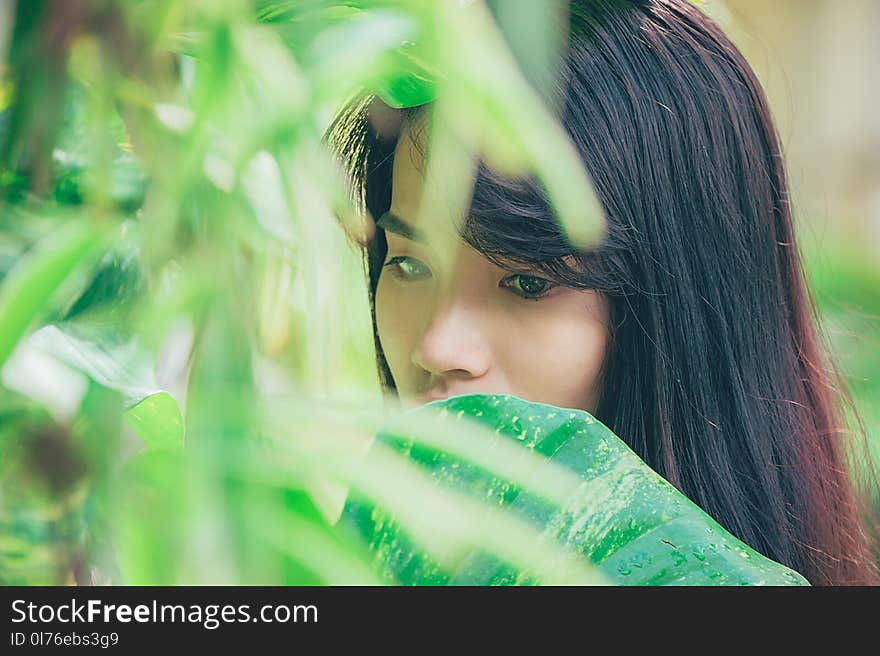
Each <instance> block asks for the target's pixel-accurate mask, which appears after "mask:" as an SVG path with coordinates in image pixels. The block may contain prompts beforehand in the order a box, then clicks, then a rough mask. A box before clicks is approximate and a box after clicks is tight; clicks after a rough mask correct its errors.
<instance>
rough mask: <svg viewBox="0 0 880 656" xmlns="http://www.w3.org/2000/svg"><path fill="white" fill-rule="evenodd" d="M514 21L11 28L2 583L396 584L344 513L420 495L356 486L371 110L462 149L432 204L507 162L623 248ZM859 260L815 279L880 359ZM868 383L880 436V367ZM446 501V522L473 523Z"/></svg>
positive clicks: (358, 13) (157, 14)
mask: <svg viewBox="0 0 880 656" xmlns="http://www.w3.org/2000/svg"><path fill="white" fill-rule="evenodd" d="M513 4H514V3H502V2H496V3H490V5H491V6H492V7H493V8H494V10H495V15H496V19H497V25H499V26H500V27H501V28H502V30H503V32H502V31H499V30H498V29H497V27H496V22H495V21H493V20H492V19H491V17H490V14H489V13H488V11H487V10H486V6H485V5H484V4H483V3H480V2H475V3H459V2H445V1H443V2H433V1H428V0H424V1H423V0H401V1H396V2H391V1H390V0H358V1H350V2H343V3H340V2H332V1H330V0H295V1H282V0H276V1H270V0H259V1H249V0H184V1H178V0H139V1H136V2H126V3H121V2H113V1H110V0H20V1H19V2H16V3H7V4H6V5H3V7H4V10H3V11H5V14H4V13H2V12H0V47H2V44H6V46H7V50H8V52H0V62H3V61H5V64H3V68H2V83H0V373H2V375H0V386H2V387H0V583H3V584H12V583H25V584H43V583H74V582H79V583H89V582H93V583H107V582H110V583H113V582H117V583H140V584H175V583H193V584H199V583H202V584H204V583H216V584H221V583H272V584H287V583H295V584H309V583H356V582H361V583H376V582H379V578H378V577H377V576H376V574H375V572H374V571H372V570H371V569H370V567H369V566H368V564H367V563H368V562H369V558H368V554H367V553H366V551H365V549H364V548H363V547H362V546H360V545H358V544H357V543H356V542H353V541H351V540H349V539H348V538H349V536H348V535H347V534H346V533H344V532H342V531H340V529H339V528H338V527H336V526H334V522H333V520H334V519H335V516H336V515H337V514H338V512H339V510H340V509H341V502H342V499H343V495H344V493H345V491H346V490H347V489H348V488H349V487H351V486H355V487H357V489H358V490H360V491H361V492H362V493H364V494H367V495H372V496H373V497H379V498H388V499H402V500H404V501H405V500H406V499H407V497H408V496H409V495H408V494H407V492H406V489H405V488H404V487H403V486H402V483H401V481H405V480H407V481H408V480H416V481H417V480H419V478H418V476H419V475H418V472H416V473H415V474H414V473H413V471H412V469H411V467H410V466H409V465H408V464H407V463H406V462H405V461H404V459H401V458H398V459H394V458H391V459H389V460H388V461H387V462H385V463H384V469H383V471H382V475H381V476H376V477H373V478H364V476H363V473H362V471H361V468H359V467H358V465H359V463H360V462H361V458H362V456H363V454H364V452H365V451H366V449H367V447H368V446H369V444H370V441H371V440H372V438H373V436H374V435H375V434H376V431H377V430H378V428H379V426H381V425H382V424H383V422H384V421H385V419H386V414H385V408H384V407H383V399H382V397H381V395H380V393H379V391H378V386H377V381H376V374H375V363H374V361H373V357H374V356H373V353H372V346H371V345H372V335H371V333H370V322H369V310H368V306H367V304H366V303H367V301H366V289H365V281H364V279H363V272H362V270H361V269H360V263H359V262H358V259H357V256H356V255H355V254H354V252H353V251H352V250H351V248H350V246H349V243H348V241H347V239H346V235H345V231H348V232H349V233H350V234H351V235H354V236H357V235H359V234H362V231H363V229H364V220H363V219H364V217H363V216H362V208H358V207H355V206H353V204H352V201H351V199H350V196H349V193H348V189H347V188H346V186H345V179H346V177H345V172H341V171H338V170H337V168H336V164H335V162H334V161H333V158H332V157H331V155H330V153H329V152H328V151H327V150H326V148H325V147H324V146H323V145H322V142H321V137H322V134H323V131H324V129H325V127H326V125H327V124H328V122H329V120H330V118H331V116H332V112H333V111H334V109H335V108H336V107H338V106H339V105H340V103H341V102H342V101H344V100H346V99H348V98H351V97H352V96H353V94H356V93H360V92H361V91H363V90H372V91H374V92H376V93H377V94H379V95H381V96H382V97H383V98H385V99H386V100H388V102H389V103H391V104H396V105H406V104H412V103H418V102H421V101H423V100H426V99H428V98H437V99H438V100H437V103H436V104H437V123H438V128H437V131H436V139H437V143H438V144H440V143H443V142H444V141H445V142H451V141H452V140H450V139H449V136H450V135H454V136H455V137H456V140H457V142H458V143H460V144H463V147H462V148H460V149H457V150H456V151H455V152H450V151H449V149H448V148H447V149H446V152H445V153H444V152H443V151H442V149H437V152H440V153H443V154H442V155H441V156H438V158H437V163H436V165H434V164H433V163H432V165H431V167H430V168H429V171H428V175H427V180H426V186H427V188H428V189H429V192H430V190H431V189H434V192H435V193H436V190H437V188H438V185H437V180H438V178H439V177H441V176H444V174H448V172H449V171H454V172H456V175H445V176H444V182H445V185H444V190H445V191H446V192H447V193H448V194H449V197H450V198H449V201H450V203H452V204H453V205H455V203H456V202H458V203H463V202H466V196H467V189H468V176H469V174H470V171H471V170H472V168H473V165H474V158H475V153H476V152H477V151H478V150H480V151H482V152H484V153H485V156H486V158H487V159H488V160H489V161H490V162H491V163H493V164H495V165H497V166H498V167H500V168H502V169H503V170H505V171H509V172H515V171H524V170H529V171H533V172H534V173H535V174H536V175H537V176H538V177H539V178H540V179H541V180H542V181H543V182H544V183H545V185H546V186H547V190H548V193H549V195H550V197H551V199H552V201H553V205H554V208H555V210H556V211H557V213H558V216H559V218H560V221H561V223H562V225H564V226H565V227H566V229H567V230H568V231H569V234H570V236H571V237H572V238H573V239H574V241H576V242H577V241H583V242H584V243H587V242H589V240H590V239H593V238H595V236H596V234H597V231H598V230H599V229H600V226H601V213H600V211H599V209H598V206H597V204H596V202H595V199H594V198H593V196H592V193H591V185H590V183H589V179H588V178H587V176H586V173H585V172H584V171H583V169H582V167H581V166H580V162H579V160H578V159H577V157H576V155H575V153H574V150H573V148H572V147H571V144H570V143H569V142H568V141H567V139H565V138H564V136H563V131H562V130H561V128H560V127H559V126H558V125H557V124H556V123H555V121H553V120H552V119H551V118H550V116H551V115H550V110H549V109H548V108H546V107H545V106H544V105H543V104H542V102H541V101H540V96H539V94H538V93H536V92H535V90H534V89H540V88H541V85H542V84H543V81H544V80H545V76H546V75H547V73H548V71H549V70H550V67H549V62H551V61H552V58H553V56H554V53H555V52H556V50H557V49H558V48H559V39H558V35H557V34H556V32H554V30H553V29H552V28H551V26H552V24H553V17H554V14H553V11H554V8H555V7H557V6H558V5H557V3H523V4H527V5H529V6H528V7H527V8H522V10H521V11H514V10H513V9H512V7H513ZM515 4H516V5H518V6H519V5H520V3H515ZM7 7H8V8H7ZM524 25H525V26H527V27H528V28H529V29H528V30H525V32H524V31H523V26H524ZM523 33H528V34H529V35H532V36H531V37H529V38H513V39H511V38H510V35H511V34H515V35H520V36H522V34H523ZM504 35H507V36H508V40H509V41H510V42H511V43H515V44H517V45H516V46H515V47H514V48H513V49H512V50H508V48H507V47H506V46H505V42H504V39H503V38H502V37H503V36H504ZM530 39H531V40H530ZM3 57H5V60H4V59H2V58H3ZM462 117H467V119H466V120H465V119H463V118H462ZM585 208H586V210H585ZM576 219H577V220H576ZM340 226H341V227H342V228H343V229H344V230H341V229H340ZM825 256H826V257H827V252H826V253H825ZM853 262H854V260H852V259H851V258H849V257H848V255H846V254H844V255H842V256H841V257H840V259H839V261H837V260H835V261H834V264H833V266H832V267H831V269H829V270H827V271H824V272H821V275H818V274H817V288H818V289H819V296H820V300H821V301H822V302H823V307H824V308H825V309H826V313H827V315H828V317H829V319H830V320H831V321H832V322H836V323H837V324H839V325H841V326H843V328H844V329H845V330H849V331H855V332H858V333H859V334H867V333H868V332H869V331H871V330H873V336H874V338H876V336H877V323H876V321H875V320H874V319H875V318H876V315H877V314H880V308H878V306H877V302H876V301H877V299H876V294H873V295H872V293H871V291H872V289H876V281H877V274H876V272H877V270H876V269H870V268H859V267H856V266H855V265H854V264H853ZM859 290H862V291H859ZM847 299H848V300H847ZM841 302H843V304H840V303H841ZM848 302H850V303H852V304H853V305H854V306H857V307H858V308H859V310H858V313H853V312H851V311H850V307H849V306H847V305H846V303H848ZM871 313H873V314H874V315H875V316H874V317H871V316H869V315H870V314H871ZM852 322H856V323H852ZM859 322H863V323H859ZM871 326H873V328H871ZM875 343H876V342H875ZM837 344H838V348H839V349H840V350H841V352H842V353H844V355H845V351H846V349H847V348H849V346H852V348H853V350H852V351H851V352H852V353H864V352H867V351H864V350H863V349H862V347H861V346H853V342H852V341H849V342H847V341H846V340H842V341H839V342H838V343H837ZM847 345H849V346H847ZM871 352H872V353H876V352H877V350H874V351H871ZM844 360H845V365H846V367H847V369H848V371H849V373H850V377H851V380H852V381H853V386H854V389H855V391H856V395H857V397H858V399H859V400H860V401H861V402H862V403H863V405H864V406H865V407H866V408H868V413H867V416H868V418H869V421H870V425H871V427H872V428H871V430H872V434H873V435H874V436H875V439H877V435H878V431H877V427H878V426H880V421H878V410H877V408H878V405H880V404H878V403H877V402H876V401H877V399H878V387H877V384H878V383H877V380H878V372H880V361H878V360H877V359H876V358H875V359H873V360H871V359H870V358H864V357H862V356H860V355H859V356H852V357H851V358H850V359H849V360H847V358H846V357H844ZM390 404H391V402H390V400H389V405H390ZM487 433H489V435H487V436H486V439H487V440H488V439H489V438H491V434H492V431H487ZM474 444H480V441H479V440H478V439H477V440H475V442H474ZM492 453H494V452H492ZM504 465H505V461H504V460H503V459H502V460H500V461H499V462H498V466H499V467H502V468H503V467H504ZM413 476H415V477H416V478H415V479H413ZM422 476H423V478H424V479H425V480H429V478H430V477H429V476H426V475H424V474H423V475H422ZM539 492H540V490H539ZM419 503H420V504H422V505H421V508H423V509H427V510H422V511H421V512H422V514H423V515H424V517H423V519H424V520H425V521H427V520H428V519H430V514H431V513H430V511H431V509H432V508H438V507H442V506H444V504H448V503H453V502H451V501H449V500H448V499H446V497H444V496H443V494H442V493H441V492H440V491H433V492H432V491H426V492H425V496H424V498H421V499H420V500H419ZM456 512H459V513H461V516H462V517H463V518H467V517H469V516H470V517H475V516H479V517H480V518H482V519H485V516H486V515H485V513H484V512H482V511H476V510H473V509H472V508H471V507H470V506H467V505H464V506H461V507H457V510H456ZM468 513H471V515H469V514H468ZM473 513H477V514H476V515H474V514H473ZM489 516H490V518H491V513H490V515H489ZM466 524H467V523H466ZM469 525H470V526H471V529H470V530H469V531H464V532H463V533H462V534H461V535H460V536H459V539H460V540H461V545H465V546H477V547H482V548H485V549H487V550H488V551H490V552H491V551H492V550H493V549H494V548H496V547H497V540H498V539H499V536H500V537H502V538H503V537H504V535H505V530H507V529H506V528H505V525H504V524H503V522H500V521H496V522H493V521H488V522H476V521H475V522H471V524H469ZM515 536H516V539H517V540H518V541H519V543H520V544H522V545H523V546H522V548H523V551H522V552H521V554H520V555H522V554H523V553H525V554H533V553H537V552H541V551H540V550H541V549H546V550H547V551H546V552H541V553H546V554H547V555H548V557H556V556H558V553H557V552H556V551H554V548H553V547H551V546H548V545H546V544H544V543H543V542H541V540H540V533H539V531H537V530H534V529H532V530H531V532H530V531H525V533H523V532H519V533H516V534H515ZM530 540H531V541H532V542H529V541H530ZM461 545H459V546H461ZM493 545H494V546H493ZM542 545H543V546H542ZM536 550H537V551H536Z"/></svg>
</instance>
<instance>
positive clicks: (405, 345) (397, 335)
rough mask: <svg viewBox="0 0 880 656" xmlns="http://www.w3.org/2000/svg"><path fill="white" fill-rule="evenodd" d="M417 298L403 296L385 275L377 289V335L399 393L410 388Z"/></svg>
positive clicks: (380, 279)
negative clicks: (409, 379)
mask: <svg viewBox="0 0 880 656" xmlns="http://www.w3.org/2000/svg"><path fill="white" fill-rule="evenodd" d="M416 302H417V301H416V299H415V298H410V295H408V294H402V293H401V290H400V289H398V288H396V286H395V285H394V283H393V281H390V280H388V279H387V278H386V277H385V274H383V275H382V277H380V278H379V283H378V285H377V286H376V298H375V304H376V332H377V333H378V334H379V343H380V344H381V345H382V351H383V352H384V353H385V360H386V362H387V363H388V368H389V369H390V370H391V375H392V377H393V378H394V382H395V384H396V385H397V389H398V391H401V390H405V389H407V388H408V374H409V371H410V368H411V361H410V354H411V353H412V352H413V350H414V349H415V347H416V344H415V340H416V337H417V336H416V334H415V332H414V330H413V329H414V321H413V317H415V316H418V309H417V307H416V306H415V305H414V303H416Z"/></svg>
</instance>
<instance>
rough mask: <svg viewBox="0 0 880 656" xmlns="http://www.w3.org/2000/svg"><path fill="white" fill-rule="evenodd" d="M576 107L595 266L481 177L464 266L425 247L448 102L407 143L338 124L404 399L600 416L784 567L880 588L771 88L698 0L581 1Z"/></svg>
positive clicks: (384, 357)
mask: <svg viewBox="0 0 880 656" xmlns="http://www.w3.org/2000/svg"><path fill="white" fill-rule="evenodd" d="M557 91H558V93H559V94H560V97H561V98H562V103H561V104H560V110H559V115H560V119H561V121H562V124H563V125H564V126H565V128H566V130H567V132H568V134H569V135H570V137H571V139H572V140H573V142H574V144H575V146H576V147H577V149H578V151H579V153H580V156H581V157H582V159H583V162H584V165H585V167H586V169H587V171H588V172H589V174H590V176H591V178H592V180H593V182H594V185H595V188H596V192H597V195H598V198H599V200H600V202H601V204H602V206H603V209H604V211H605V214H606V219H607V224H608V225H607V233H606V236H605V238H604V239H603V241H602V242H601V243H600V244H599V245H598V246H597V247H595V248H593V249H591V250H590V251H589V252H579V251H575V250H573V249H572V247H571V245H570V244H569V243H568V242H567V241H566V239H565V238H564V237H563V235H562V233H561V232H560V231H559V229H558V227H557V224H556V223H555V220H554V218H553V214H552V212H551V210H550V208H549V207H548V206H547V203H546V200H545V196H544V195H543V194H542V192H541V188H540V187H539V186H538V185H537V184H536V183H535V181H534V180H533V179H517V180H510V179H507V178H504V177H502V176H501V175H499V174H497V173H495V172H494V171H492V170H491V169H489V168H488V167H486V166H483V165H481V166H480V167H479V169H478V175H477V179H476V182H475V187H474V193H473V199H472V202H471V206H470V208H469V211H468V213H467V217H466V220H465V221H464V222H463V227H462V229H461V230H460V231H459V233H458V236H459V237H460V238H461V242H460V243H461V253H460V259H459V261H458V262H459V264H458V266H457V267H456V270H455V271H454V272H448V271H442V270H439V269H438V270H435V269H436V268H437V267H433V262H434V255H435V253H434V252H433V251H432V247H431V244H430V243H424V241H423V240H420V239H418V237H419V235H418V234H413V230H412V228H413V221H414V219H415V217H416V215H417V213H418V211H419V202H420V189H421V181H422V178H421V170H422V169H423V166H422V165H423V161H422V157H421V155H422V152H423V150H424V149H423V146H424V140H423V128H424V117H425V114H426V109H427V108H426V107H425V106H422V107H416V108H413V109H409V110H404V111H400V112H398V114H399V117H398V118H399V119H401V120H400V126H401V127H400V129H399V130H398V131H397V132H396V133H395V134H394V135H392V136H391V137H389V136H388V135H387V134H386V133H380V132H379V131H377V130H376V129H375V128H374V127H373V124H372V123H371V121H370V116H371V113H372V112H375V111H376V109H377V107H382V106H381V105H378V101H376V100H372V101H370V100H369V99H367V100H364V101H361V102H357V103H353V104H351V105H350V106H349V107H348V108H347V109H346V110H344V111H343V113H342V114H341V115H340V116H339V117H338V118H337V120H336V121H335V122H334V125H333V126H332V128H331V130H330V133H329V141H330V143H331V144H333V145H335V147H336V148H337V149H338V151H339V154H340V156H341V157H342V158H343V159H344V160H345V161H346V163H347V164H348V169H349V170H352V171H355V172H357V171H362V172H364V174H363V175H361V176H360V177H359V178H357V179H356V180H355V183H356V185H357V192H358V196H359V199H360V200H362V201H363V203H364V205H365V207H366V208H367V209H368V210H369V212H370V214H371V215H372V216H373V217H377V218H378V221H377V223H376V227H377V229H376V231H375V234H374V237H373V238H372V239H371V241H370V242H369V243H368V244H367V245H366V247H365V259H366V261H367V269H368V274H369V283H370V302H371V306H372V308H373V318H374V335H375V342H376V350H377V356H378V366H379V371H380V376H381V379H382V382H383V385H384V386H385V388H386V389H387V390H389V391H392V392H396V393H397V394H398V395H399V396H400V397H401V399H402V400H413V401H417V402H424V401H427V400H431V399H434V398H442V397H444V396H450V395H456V394H466V393H471V392H501V393H510V394H514V395H516V396H520V397H523V398H526V399H529V400H534V401H542V402H545V403H551V404H553V405H559V406H563V407H576V408H582V409H585V410H588V411H589V412H591V413H592V414H594V415H595V416H596V417H597V418H598V419H599V420H601V421H602V422H603V423H605V424H606V425H607V426H608V427H609V428H611V430H613V431H614V432H615V433H616V434H617V435H618V436H619V437H620V438H621V439H623V440H624V441H626V442H627V443H628V444H629V445H630V446H631V448H632V449H633V450H634V451H635V452H636V453H637V454H638V455H639V456H640V457H641V458H642V459H643V460H644V461H645V462H646V463H647V464H648V465H649V466H651V467H652V468H653V469H655V470H656V471H657V472H659V473H660V474H661V475H662V476H663V477H664V478H666V479H667V480H668V481H670V482H671V483H672V484H673V485H675V486H676V487H678V488H679V489H680V490H681V491H682V492H683V493H684V494H686V495H687V496H688V497H689V498H690V499H692V500H693V501H694V502H695V503H697V504H698V505H699V506H700V507H702V508H703V509H704V510H705V511H706V512H707V513H708V514H709V515H711V516H712V517H714V518H715V519H716V520H717V521H719V522H720V523H721V524H722V525H723V526H724V527H725V528H727V529H728V530H729V531H730V532H731V533H733V534H734V535H735V536H737V537H738V538H739V539H741V540H743V541H744V542H746V543H747V544H749V545H750V546H752V547H753V548H755V549H756V550H758V551H759V552H761V553H763V554H764V555H766V556H768V557H770V558H772V559H773V560H776V561H778V562H781V563H783V564H785V565H787V566H789V567H791V568H792V569H795V570H796V571H798V572H800V573H802V574H803V575H804V576H805V577H806V578H807V579H808V580H809V581H810V582H811V583H813V584H859V583H873V582H876V573H875V570H874V567H873V565H872V557H871V554H870V549H869V546H868V538H867V536H866V530H865V527H864V525H863V519H862V516H861V514H860V513H861V508H860V505H859V497H858V496H857V493H856V490H855V486H854V484H853V482H852V481H851V479H850V477H849V476H848V474H847V463H848V461H847V451H846V446H847V445H846V444H845V443H844V437H846V436H847V431H846V430H844V423H843V418H842V409H841V401H844V400H845V398H844V396H843V395H842V393H840V392H839V391H838V389H837V385H838V379H837V376H836V375H835V374H834V370H833V368H832V367H831V366H830V364H829V363H828V361H827V357H826V355H825V353H824V352H823V349H822V347H821V342H820V339H819V337H818V333H817V328H816V324H815V310H814V306H813V304H812V301H811V298H810V296H809V292H808V289H807V287H806V285H805V282H804V277H803V271H802V267H801V261H800V258H799V255H798V250H797V247H796V243H795V234H794V230H793V227H792V217H791V208H790V205H789V197H788V188H787V183H786V178H785V172H784V168H783V162H782V158H781V150H780V145H779V141H778V137H777V135H776V132H775V128H774V126H773V123H772V119H771V116H770V113H769V111H768V108H767V102H766V100H765V97H764V94H763V92H762V90H761V88H760V86H759V84H758V82H757V80H756V78H755V75H754V73H753V72H752V71H751V69H750V68H749V66H748V64H747V63H746V62H745V60H744V59H743V57H742V55H741V54H740V53H739V52H738V51H737V50H736V48H735V47H734V46H733V45H732V44H731V42H730V41H729V40H728V39H727V38H726V37H725V36H724V35H723V34H722V32H721V31H720V30H719V28H718V27H717V26H716V25H715V24H714V23H713V22H712V21H711V20H709V19H708V18H707V17H706V16H705V15H703V14H702V13H701V12H700V11H699V10H698V9H696V8H695V7H693V6H692V5H691V4H689V3H688V2H686V1H685V0H651V1H635V0H632V1H608V0H594V1H590V2H575V3H572V6H571V12H570V41H569V48H568V51H567V56H566V58H565V65H564V67H563V70H562V73H561V75H559V76H558V88H557ZM383 109H384V111H391V110H388V108H387V107H384V108H383ZM422 237H423V235H422ZM432 267H433V268H432ZM440 290H443V293H442V294H441V293H440Z"/></svg>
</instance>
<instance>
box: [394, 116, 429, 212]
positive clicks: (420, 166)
mask: <svg viewBox="0 0 880 656" xmlns="http://www.w3.org/2000/svg"><path fill="white" fill-rule="evenodd" d="M416 129H418V126H414V125H412V124H410V123H405V124H404V127H403V129H402V131H401V135H400V138H399V139H398V141H397V147H396V148H395V150H394V164H393V171H392V175H391V212H392V213H393V214H396V215H397V216H399V217H401V218H403V219H404V220H406V221H409V222H412V221H414V220H415V218H416V216H418V211H419V205H420V202H421V197H422V182H423V171H424V157H423V155H422V148H423V146H422V139H421V135H416V134H414V130H416Z"/></svg>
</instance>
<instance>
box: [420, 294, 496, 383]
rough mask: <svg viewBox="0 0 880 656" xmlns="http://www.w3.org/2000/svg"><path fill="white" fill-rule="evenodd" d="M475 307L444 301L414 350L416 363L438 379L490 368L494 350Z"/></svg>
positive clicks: (467, 375)
mask: <svg viewBox="0 0 880 656" xmlns="http://www.w3.org/2000/svg"><path fill="white" fill-rule="evenodd" d="M475 310H476V308H474V307H470V306H468V304H466V303H462V302H447V303H444V304H443V306H442V307H440V308H439V309H438V310H437V311H436V312H435V313H434V315H433V317H432V318H431V320H430V322H429V324H428V327H427V329H426V330H425V332H424V335H423V336H422V339H421V341H420V342H419V344H418V346H417V348H416V349H415V351H414V352H413V354H412V361H413V363H414V364H415V365H417V366H419V367H421V368H422V369H424V370H425V371H427V372H429V373H430V374H431V376H432V378H437V379H441V378H442V379H452V378H455V379H463V380H468V379H471V378H480V377H481V376H483V375H484V374H485V373H486V372H487V371H488V370H489V366H490V364H491V352H490V349H489V344H488V341H487V339H486V335H485V334H484V332H485V331H484V330H483V329H482V328H481V325H480V323H481V322H480V321H479V318H478V316H477V314H476V312H475ZM446 382H447V386H448V382H449V381H446Z"/></svg>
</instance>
